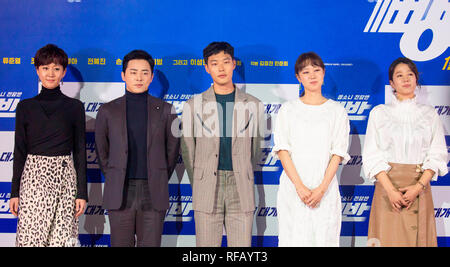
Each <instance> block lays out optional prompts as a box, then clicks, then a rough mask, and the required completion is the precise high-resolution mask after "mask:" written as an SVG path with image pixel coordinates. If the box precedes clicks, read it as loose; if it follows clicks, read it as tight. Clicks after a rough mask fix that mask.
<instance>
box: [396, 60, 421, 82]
mask: <svg viewBox="0 0 450 267" xmlns="http://www.w3.org/2000/svg"><path fill="white" fill-rule="evenodd" d="M401 63H403V64H406V65H408V67H409V69H410V70H411V71H412V72H414V75H416V83H417V84H416V85H419V71H418V70H417V66H416V64H415V63H414V62H413V61H412V60H411V59H409V58H407V57H399V58H397V59H396V60H394V61H393V62H392V63H391V65H390V66H389V81H392V80H393V79H394V71H395V67H397V65H398V64H401Z"/></svg>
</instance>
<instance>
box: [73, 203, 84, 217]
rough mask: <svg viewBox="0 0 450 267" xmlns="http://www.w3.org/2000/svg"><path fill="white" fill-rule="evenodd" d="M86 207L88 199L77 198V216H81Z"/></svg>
mask: <svg viewBox="0 0 450 267" xmlns="http://www.w3.org/2000/svg"><path fill="white" fill-rule="evenodd" d="M85 209H86V200H84V199H77V200H75V212H76V213H75V218H78V217H80V215H81V214H83V213H84V210H85Z"/></svg>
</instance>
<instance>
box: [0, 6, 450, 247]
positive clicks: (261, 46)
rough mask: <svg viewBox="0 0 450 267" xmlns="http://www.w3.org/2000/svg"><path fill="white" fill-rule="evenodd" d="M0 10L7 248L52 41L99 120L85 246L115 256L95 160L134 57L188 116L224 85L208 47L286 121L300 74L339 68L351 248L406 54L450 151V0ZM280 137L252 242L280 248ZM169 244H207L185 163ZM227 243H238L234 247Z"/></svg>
mask: <svg viewBox="0 0 450 267" xmlns="http://www.w3.org/2000/svg"><path fill="white" fill-rule="evenodd" d="M0 5H1V9H0V35H1V37H0V81H1V82H0V246H14V240H15V232H16V226H17V218H15V217H14V216H13V215H11V213H10V211H9V199H10V192H11V178H12V164H13V148H14V123H15V111H16V107H17V104H18V102H19V101H21V100H22V99H25V98H30V97H33V96H35V95H36V94H37V93H38V92H39V90H40V85H39V82H38V78H37V75H36V71H35V68H34V65H33V64H34V58H33V57H34V54H35V53H36V51H37V50H38V49H39V48H40V47H42V46H44V45H45V44H48V43H54V44H56V45H58V46H59V47H61V48H62V49H64V50H65V51H66V52H67V54H68V56H69V66H68V70H67V75H66V76H65V78H64V84H63V85H62V87H61V88H62V91H63V92H64V93H65V94H66V95H68V96H71V97H74V98H77V99H80V100H81V101H82V102H83V103H84V107H85V110H86V137H87V143H86V153H87V160H88V162H87V166H88V171H87V173H88V182H89V183H88V190H89V191H88V192H89V203H88V206H87V209H86V211H85V213H84V215H82V216H81V217H80V236H79V241H80V245H81V246H109V245H110V238H109V236H110V228H109V221H108V211H107V210H105V209H103V207H102V192H103V183H104V177H103V176H102V174H101V172H100V169H99V166H98V158H97V155H96V153H95V140H94V133H93V131H94V125H95V118H96V115H97V111H98V109H99V108H100V106H101V105H102V104H103V103H105V102H108V101H110V100H112V99H115V98H117V97H120V96H122V95H123V94H124V92H125V85H124V83H123V81H122V79H121V75H120V73H121V71H122V59H123V56H124V55H125V54H127V53H128V52H129V51H131V50H133V49H144V50H146V51H148V52H149V53H150V54H151V55H152V56H153V57H154V58H155V62H156V66H155V78H154V80H153V82H152V84H151V85H150V93H151V94H152V95H154V96H156V97H159V98H161V99H163V100H164V101H166V102H168V103H171V104H173V105H174V106H175V107H176V110H177V112H178V114H179V115H180V114H181V111H182V108H183V105H184V103H185V102H186V100H188V99H189V98H191V97H192V96H193V95H195V94H198V93H201V92H203V91H205V90H206V89H207V88H208V87H209V86H210V85H211V83H212V80H211V77H210V76H209V75H208V74H207V73H206V72H205V69H204V64H205V62H204V61H203V57H202V50H203V48H204V47H206V46H207V45H208V44H209V43H210V42H212V41H227V42H229V43H230V44H232V45H233V46H234V48H235V56H236V59H237V67H236V70H235V72H234V76H233V78H234V82H235V83H236V85H237V86H238V87H239V88H241V89H242V90H244V91H246V92H247V93H250V94H252V95H254V96H256V97H258V98H259V99H260V100H261V101H262V102H264V104H265V111H266V113H267V114H269V115H270V116H271V118H272V120H273V122H274V123H276V117H277V114H278V111H279V109H280V106H281V104H282V103H284V102H286V101H288V100H291V99H295V98H296V97H298V95H299V85H298V81H297V79H296V77H295V71H294V64H295V60H296V59H297V57H298V56H299V55H300V54H301V53H304V52H308V51H315V52H316V53H318V54H319V55H320V56H321V57H322V59H323V60H324V62H325V67H326V74H325V83H324V86H323V93H324V95H325V96H326V97H328V98H331V99H334V100H336V101H338V102H340V103H341V104H342V105H343V106H344V107H345V108H346V110H347V112H348V115H349V118H350V124H351V136H350V138H351V143H350V155H351V160H350V161H349V162H348V163H347V164H345V165H341V166H340V167H339V171H338V179H339V184H340V192H341V195H342V199H341V201H342V230H341V246H365V245H366V242H367V229H368V218H369V214H370V206H371V203H372V196H373V191H374V185H373V183H371V182H370V181H369V180H368V179H367V177H365V176H364V174H363V172H362V158H361V149H362V146H363V144H364V137H365V133H366V127H367V120H368V115H369V113H370V111H371V110H372V109H373V108H374V107H375V106H377V105H379V104H384V103H388V102H389V101H390V99H391V97H392V88H390V86H389V79H388V74H387V72H388V67H389V65H390V63H391V62H392V61H393V60H394V59H396V58H398V57H401V56H405V57H409V58H410V59H412V60H414V61H415V62H416V64H417V66H418V69H419V72H420V76H421V78H420V80H419V82H420V84H421V87H420V88H418V89H417V91H416V92H417V98H418V100H419V101H420V102H422V103H426V104H429V105H432V106H434V107H435V109H436V112H437V113H438V114H439V117H440V119H441V121H442V123H443V124H444V128H445V134H446V142H447V145H449V144H450V135H449V132H450V118H449V116H450V97H449V96H450V49H449V46H450V34H449V33H450V32H449V30H450V1H448V0H403V1H402V0H378V1H376V0H352V1H335V0H319V1H307V0H296V1H294V0H292V1H287V0H278V1H265V0H258V1H253V0H252V1H234V0H229V1H220V2H216V1H209V0H197V1H182V0H172V1H119V0H108V1H106V0H98V1H94V0H47V1H44V0H43V1H27V0H2V1H1V3H0ZM272 146H273V136H270V137H268V138H267V139H266V140H265V145H264V147H263V148H262V150H263V151H262V152H263V154H264V155H265V157H264V158H263V159H262V160H261V161H260V162H259V168H258V169H257V170H255V184H256V185H255V186H256V190H255V197H256V205H257V207H256V209H255V212H254V217H255V220H254V225H253V241H252V246H259V247H263V246H264V247H265V246H269V247H273V246H277V245H278V225H277V208H276V206H277V203H276V195H277V191H278V184H279V176H280V174H281V172H282V166H281V163H280V161H279V160H277V159H276V158H274V157H272V156H271V154H270V152H271V149H272ZM169 183H170V185H169V191H170V192H169V193H170V208H169V209H168V211H167V213H166V218H165V225H164V233H163V234H164V235H163V240H162V245H163V246H180V247H184V246H195V228H194V225H195V222H194V217H193V210H192V191H191V190H192V189H191V186H190V184H189V180H188V178H187V175H186V172H185V168H184V165H183V162H182V159H181V157H180V160H179V164H178V165H177V168H176V170H175V172H174V174H173V176H172V177H171V179H170V181H169ZM432 192H433V200H434V206H435V218H436V224H437V234H438V245H439V246H450V194H449V192H450V176H449V175H448V174H447V175H446V176H444V177H439V178H438V180H437V181H436V182H432ZM223 244H224V245H225V244H226V238H225V237H224V239H223Z"/></svg>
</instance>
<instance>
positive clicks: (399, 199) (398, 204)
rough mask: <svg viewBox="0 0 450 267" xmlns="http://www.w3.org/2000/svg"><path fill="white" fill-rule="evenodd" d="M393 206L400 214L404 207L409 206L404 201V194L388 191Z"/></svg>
mask: <svg viewBox="0 0 450 267" xmlns="http://www.w3.org/2000/svg"><path fill="white" fill-rule="evenodd" d="M387 195H388V198H389V201H390V202H391V206H392V208H393V209H394V211H396V212H400V210H401V209H402V208H403V207H406V206H408V203H406V201H405V200H404V199H403V194H402V193H401V192H400V191H398V190H397V189H393V190H389V191H387Z"/></svg>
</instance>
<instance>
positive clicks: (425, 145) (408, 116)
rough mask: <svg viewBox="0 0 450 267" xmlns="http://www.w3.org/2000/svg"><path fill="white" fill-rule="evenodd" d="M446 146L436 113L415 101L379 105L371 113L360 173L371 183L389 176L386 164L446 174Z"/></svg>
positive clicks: (397, 101) (429, 107)
mask: <svg viewBox="0 0 450 267" xmlns="http://www.w3.org/2000/svg"><path fill="white" fill-rule="evenodd" d="M447 155H448V154H447V145H446V144H445V137H444V129H443V126H442V122H441V120H440V119H439V116H438V114H437V113H436V110H435V109H434V108H433V107H432V106H429V105H424V104H419V103H417V101H416V98H415V97H414V98H412V99H407V100H403V101H400V100H398V99H397V98H395V97H394V98H393V101H392V103H390V104H386V105H383V104H382V105H378V106H376V107H375V108H374V109H373V110H372V111H371V112H370V116H369V122H368V124H367V130H366V137H365V142H364V149H363V153H362V157H363V169H364V173H365V175H366V177H367V178H369V180H370V181H372V182H373V181H375V180H376V179H375V176H376V175H377V174H378V173H380V172H381V171H386V172H388V171H389V170H390V168H391V167H390V166H389V165H388V162H392V163H403V164H423V166H422V169H424V170H426V169H430V170H433V171H434V172H435V175H434V176H433V178H432V180H433V181H436V180H437V176H438V175H439V176H443V175H445V174H447V172H448V168H447Z"/></svg>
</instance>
